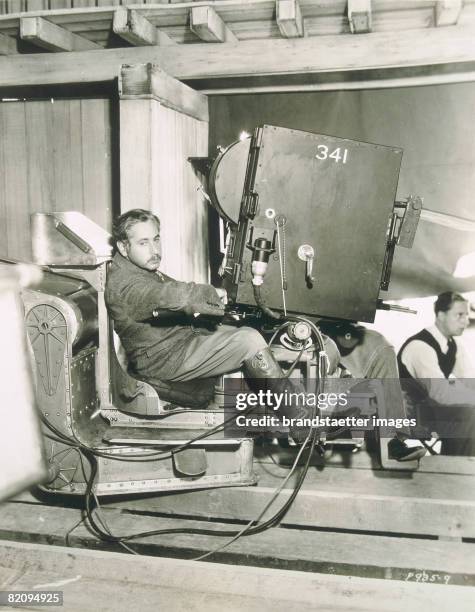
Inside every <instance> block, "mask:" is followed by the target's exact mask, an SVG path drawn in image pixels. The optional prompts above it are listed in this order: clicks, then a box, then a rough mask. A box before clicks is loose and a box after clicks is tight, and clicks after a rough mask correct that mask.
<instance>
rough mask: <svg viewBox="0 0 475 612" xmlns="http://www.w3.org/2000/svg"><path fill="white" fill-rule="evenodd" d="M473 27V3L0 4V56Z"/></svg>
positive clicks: (68, 0) (13, 0)
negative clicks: (456, 26)
mask: <svg viewBox="0 0 475 612" xmlns="http://www.w3.org/2000/svg"><path fill="white" fill-rule="evenodd" d="M455 24H458V25H459V26H475V0H372V1H371V0H348V1H344V0H215V1H211V2H203V1H195V2H186V3H185V2H177V1H176V0H170V1H167V0H161V1H160V0H159V1H156V2H154V3H151V2H150V0H143V1H142V2H138V1H136V2H133V1H132V2H130V0H129V1H127V0H0V55H10V54H17V53H21V54H25V53H26V54H29V53H38V52H42V53H44V52H61V51H85V50H92V49H101V48H119V47H124V46H150V45H152V46H155V45H163V46H164V45H173V44H179V45H181V44H194V43H203V42H207V43H209V44H219V43H229V42H237V41H247V40H259V39H279V38H304V37H322V36H329V35H348V34H351V33H354V34H355V35H359V34H361V33H368V32H374V33H378V32H379V33H382V32H391V33H395V32H408V31H412V30H414V31H417V30H419V31H420V30H427V29H431V28H437V27H450V26H452V25H455Z"/></svg>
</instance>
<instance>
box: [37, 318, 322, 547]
mask: <svg viewBox="0 0 475 612" xmlns="http://www.w3.org/2000/svg"><path fill="white" fill-rule="evenodd" d="M295 318H296V319H297V320H304V321H305V322H307V323H308V324H309V325H310V327H311V329H312V330H313V331H314V333H315V336H316V339H317V343H318V344H319V346H320V348H321V349H322V350H324V344H323V339H322V337H321V334H320V332H319V330H318V328H317V327H316V326H315V325H313V324H312V323H311V322H310V321H308V320H307V319H304V318H303V317H295ZM281 327H282V326H281ZM274 336H275V335H274ZM302 352H303V351H301V352H300V353H299V355H298V356H297V359H296V361H298V359H299V358H300V355H301V353H302ZM320 355H321V353H320ZM295 363H296V362H294V364H293V365H294V367H295ZM320 366H321V360H319V363H318V370H319V372H318V374H319V377H318V380H319V386H320V385H322V386H323V383H324V377H325V374H324V373H323V371H322V370H321V368H320ZM251 410H252V407H250V408H248V409H246V411H245V413H247V412H250V411H251ZM315 410H316V408H314V412H315ZM40 416H41V420H42V421H43V423H44V424H45V425H46V426H47V427H48V428H49V429H50V431H53V433H54V434H55V435H56V437H57V441H58V442H62V443H65V444H67V445H69V446H72V447H75V448H76V449H77V450H78V452H79V454H80V457H81V466H82V469H83V475H84V476H85V474H86V472H85V469H84V465H83V462H82V457H83V456H84V458H85V459H87V461H88V462H89V465H90V468H91V470H90V475H89V478H87V479H86V478H85V480H86V482H87V484H86V493H85V511H86V516H87V519H88V522H89V525H90V527H91V528H92V530H93V532H94V533H95V534H96V536H98V537H99V538H100V539H101V540H104V541H108V542H113V543H118V544H124V542H127V541H131V540H135V539H138V538H144V537H150V536H153V535H166V534H177V533H187V534H200V535H218V536H223V537H231V538H232V540H231V541H230V542H229V543H227V544H225V545H224V546H223V547H221V548H224V547H225V546H228V545H229V544H231V543H232V542H233V541H235V540H237V539H238V538H239V537H242V536H244V535H252V534H255V533H261V532H262V531H264V530H266V529H268V528H269V527H272V526H274V525H276V524H277V523H279V522H280V521H281V520H282V518H283V517H284V516H285V514H286V513H287V511H288V509H289V508H290V506H291V505H292V503H293V501H294V499H295V497H296V496H297V494H298V492H299V490H300V488H301V486H302V484H303V481H304V479H305V477H306V474H307V471H308V468H309V465H310V459H311V456H312V454H313V450H314V448H315V445H316V431H317V430H316V429H315V428H314V427H311V428H310V430H309V432H308V434H307V438H306V440H305V441H304V443H303V445H302V447H301V449H300V450H299V453H298V454H297V457H296V459H295V461H294V464H293V466H292V468H291V470H290V471H289V473H288V474H287V476H286V478H285V479H284V481H283V482H282V483H281V485H280V486H279V487H278V488H277V489H276V491H275V492H274V493H273V495H272V497H271V499H270V500H269V502H268V503H267V504H266V506H265V508H264V509H263V510H262V511H261V513H260V514H259V515H258V517H257V518H256V519H253V520H252V521H250V522H249V523H248V524H247V525H246V526H245V527H244V528H243V529H241V530H240V531H237V532H236V531H234V530H222V531H215V530H209V529H198V528H169V529H159V530H154V531H149V532H142V533H137V534H129V535H127V536H117V535H113V534H112V532H111V530H110V528H109V527H108V525H107V523H105V522H104V520H101V517H100V515H99V522H100V523H101V524H98V522H97V521H96V519H95V517H94V515H93V512H94V508H93V507H92V500H94V502H95V506H96V510H97V509H100V504H99V499H98V497H97V495H96V493H95V491H94V490H93V489H94V483H95V480H96V477H97V474H98V463H97V456H99V457H106V458H108V459H116V458H117V457H116V456H115V457H114V456H113V455H112V454H111V453H107V452H105V453H104V452H98V451H97V450H95V449H92V448H90V447H88V446H86V445H84V444H83V443H81V442H79V441H75V440H73V439H72V438H70V437H69V436H67V435H65V434H64V433H63V432H61V431H60V430H59V429H57V428H56V427H55V426H54V425H52V423H50V422H49V421H48V420H47V419H46V418H45V417H44V415H40ZM234 418H235V417H234V416H233V417H231V418H230V419H227V420H226V421H224V422H223V423H222V424H220V425H218V426H216V427H215V428H213V429H212V430H210V431H206V432H204V433H203V434H201V435H199V436H197V437H196V438H193V439H192V440H190V441H188V442H187V443H185V444H182V445H178V446H176V447H173V449H172V450H171V451H169V450H168V451H164V452H157V453H156V457H157V456H165V455H166V456H167V457H172V456H173V455H174V454H175V453H177V452H180V451H181V450H184V449H185V448H188V447H189V446H190V445H191V444H193V442H195V441H197V440H199V439H203V438H205V437H208V436H209V435H211V434H212V433H214V432H215V431H216V430H219V429H222V428H224V425H225V424H226V423H227V422H229V421H231V420H233V419H234ZM50 437H51V439H55V438H54V437H52V436H50ZM307 445H309V447H308V455H307V459H306V462H305V464H304V466H303V469H302V470H301V473H300V474H299V478H298V480H297V483H296V485H295V486H294V489H293V491H292V493H291V495H290V496H289V498H288V499H287V501H286V502H285V503H284V504H283V506H282V507H281V508H280V509H279V510H278V511H277V512H276V513H274V515H273V516H271V517H270V518H269V519H267V520H266V521H265V522H263V523H260V524H259V523H258V522H259V520H260V519H261V518H262V516H264V514H265V512H266V511H267V510H268V509H269V508H270V507H271V506H272V504H273V503H274V502H275V500H276V499H277V497H278V496H279V494H280V492H281V491H282V489H283V488H284V486H285V485H286V483H287V482H288V480H289V479H290V477H291V475H292V474H293V473H294V472H295V469H296V467H297V465H298V461H299V460H300V457H301V456H302V453H303V452H304V450H305V449H306V448H307ZM111 450H114V449H111ZM147 456H148V455H147ZM164 458H165V457H164ZM121 460H126V461H127V460H130V458H127V459H126V458H121ZM221 548H220V549H221ZM131 552H135V551H132V550H131ZM213 552H215V551H210V552H209V553H207V554H206V555H205V556H208V554H213ZM202 558H204V556H202Z"/></svg>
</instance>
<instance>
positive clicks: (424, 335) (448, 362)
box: [397, 329, 457, 378]
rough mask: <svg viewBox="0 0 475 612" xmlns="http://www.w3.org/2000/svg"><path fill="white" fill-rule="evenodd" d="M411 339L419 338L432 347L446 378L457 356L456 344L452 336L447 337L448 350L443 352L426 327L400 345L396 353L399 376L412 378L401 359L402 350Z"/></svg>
mask: <svg viewBox="0 0 475 612" xmlns="http://www.w3.org/2000/svg"><path fill="white" fill-rule="evenodd" d="M413 340H421V341H422V342H425V343H426V344H428V345H429V346H430V347H431V348H432V349H434V351H435V352H436V355H437V361H438V362H439V368H440V369H441V370H442V372H443V374H444V376H445V378H448V377H449V375H450V374H451V373H452V370H453V369H454V366H455V358H456V356H457V345H456V343H455V340H454V339H453V338H450V339H449V341H448V344H449V350H448V351H447V353H443V352H442V349H441V348H440V344H439V343H438V342H437V340H436V339H435V338H434V336H433V335H432V334H431V333H430V332H429V331H427V330H426V329H423V330H422V331H420V332H419V333H417V334H415V335H414V336H411V337H410V338H408V339H407V340H406V342H404V344H403V345H402V347H401V349H400V351H399V353H398V354H397V364H398V367H399V376H400V378H413V377H412V376H411V374H410V373H409V371H408V369H407V368H406V366H405V365H404V364H403V362H402V359H401V355H402V352H403V350H404V349H405V348H406V346H407V345H408V344H409V342H412V341H413Z"/></svg>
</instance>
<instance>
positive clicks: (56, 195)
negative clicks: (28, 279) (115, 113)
mask: <svg viewBox="0 0 475 612" xmlns="http://www.w3.org/2000/svg"><path fill="white" fill-rule="evenodd" d="M110 123H111V120H110V102H109V100H106V99H86V100H57V99H55V100H41V101H33V100H30V101H21V102H20V101H19V102H8V103H7V102H4V103H0V256H4V257H11V258H16V259H21V260H29V259H30V258H31V247H30V243H31V238H30V229H29V228H30V215H31V213H33V212H40V211H43V212H45V211H63V210H77V211H80V212H83V213H84V214H86V215H87V216H89V217H90V218H91V219H92V220H93V221H95V222H96V223H98V224H99V225H101V226H102V227H105V228H106V229H108V230H110V227H111V217H112V213H111V210H112V163H111V152H112V151H111V148H112V147H111V125H110Z"/></svg>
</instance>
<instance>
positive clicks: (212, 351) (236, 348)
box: [168, 325, 267, 382]
mask: <svg viewBox="0 0 475 612" xmlns="http://www.w3.org/2000/svg"><path fill="white" fill-rule="evenodd" d="M266 348H267V343H266V341H265V339H264V338H263V336H261V334H260V333H259V332H258V331H257V330H255V329H253V328H251V327H232V326H230V325H222V326H220V327H219V329H218V330H216V331H215V332H212V333H210V334H207V335H201V334H197V335H196V338H193V340H192V341H191V342H190V344H189V345H188V347H187V349H186V353H185V356H184V358H183V361H182V363H181V365H180V366H179V367H178V368H177V369H176V371H175V372H174V374H173V377H169V378H168V380H170V381H172V382H179V381H185V380H194V379H196V378H208V377H211V376H220V375H221V374H227V373H228V372H233V371H235V370H238V369H240V368H241V367H242V365H243V363H244V362H245V361H246V360H247V359H250V358H251V357H253V356H254V355H255V354H256V353H258V352H259V351H260V350H263V349H266Z"/></svg>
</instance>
